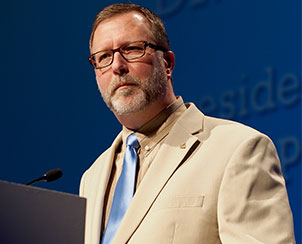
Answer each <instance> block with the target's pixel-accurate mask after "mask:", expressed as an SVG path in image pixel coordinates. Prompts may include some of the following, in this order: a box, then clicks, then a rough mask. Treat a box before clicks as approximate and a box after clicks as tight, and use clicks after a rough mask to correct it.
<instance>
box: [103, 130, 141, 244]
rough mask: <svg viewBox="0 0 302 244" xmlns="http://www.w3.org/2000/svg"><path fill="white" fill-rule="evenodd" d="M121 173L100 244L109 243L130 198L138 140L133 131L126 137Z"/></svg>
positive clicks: (132, 192)
mask: <svg viewBox="0 0 302 244" xmlns="http://www.w3.org/2000/svg"><path fill="white" fill-rule="evenodd" d="M126 147H127V148H126V152H125V156H124V162H123V169H122V173H121V175H120V177H119V179H118V181H117V184H116V187H115V191H114V196H113V201H112V206H111V211H110V215H109V219H108V222H107V227H106V229H105V233H104V235H103V238H102V244H110V243H112V240H113V238H114V236H115V233H116V232H117V230H118V228H119V226H120V223H121V221H122V219H123V217H124V215H125V213H126V210H127V208H128V206H129V204H130V202H131V200H132V197H133V194H134V188H135V176H136V164H137V149H138V148H139V142H138V140H137V137H136V135H135V133H132V134H131V135H129V136H128V137H127V141H126Z"/></svg>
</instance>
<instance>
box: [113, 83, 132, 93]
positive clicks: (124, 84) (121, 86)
mask: <svg viewBox="0 0 302 244" xmlns="http://www.w3.org/2000/svg"><path fill="white" fill-rule="evenodd" d="M133 86H137V84H136V83H131V82H120V83H118V84H117V86H116V87H115V88H114V91H117V90H119V89H125V88H129V87H133Z"/></svg>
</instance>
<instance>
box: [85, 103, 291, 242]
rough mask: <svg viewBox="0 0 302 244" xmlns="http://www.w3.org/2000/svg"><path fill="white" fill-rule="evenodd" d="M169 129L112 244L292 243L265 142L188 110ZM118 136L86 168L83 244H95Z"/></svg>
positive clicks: (281, 189) (280, 182)
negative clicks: (84, 232)
mask: <svg viewBox="0 0 302 244" xmlns="http://www.w3.org/2000/svg"><path fill="white" fill-rule="evenodd" d="M186 106H187V107H188V109H187V110H186V111H185V112H184V114H183V115H182V116H181V117H180V118H179V119H178V121H177V122H176V124H175V125H174V126H173V128H172V129H171V131H170V133H169V135H168V136H167V138H166V140H165V142H164V144H163V145H162V147H161V148H160V150H159V152H158V154H157V156H156V157H155V159H154V161H153V162H152V165H151V167H150V168H149V169H148V172H147V174H146V175H145V176H144V178H143V180H142V182H141V183H140V185H139V187H138V189H137V191H136V193H135V195H134V197H133V200H132V202H131V204H130V206H129V208H128V210H127V212H126V214H125V216H124V219H123V221H122V223H121V225H120V228H119V230H118V232H117V234H116V236H115V238H114V241H113V243H114V244H124V243H129V244H160V243H162V244H170V243H171V244H172V243H173V244H219V243H224V244H252V243H253V244H260V243H266V244H281V243H282V244H289V243H295V240H294V234H293V224H292V213H291V210H290V207H289V203H288V198H287V193H286V188H285V182H284V179H283V177H282V174H281V169H280V163H279V159H278V156H277V153H276V150H275V147H274V145H273V143H272V142H271V140H270V139H269V138H268V137H267V136H265V135H263V134H261V133H259V132H257V131H256V130H254V129H251V128H249V127H247V126H244V125H242V124H239V123H235V122H231V121H226V120H221V119H215V118H211V117H207V116H204V115H203V114H202V113H201V112H200V111H199V110H198V109H197V108H196V107H195V106H194V104H187V105H186ZM120 141H121V134H119V135H118V136H117V138H116V139H115V141H114V142H113V144H112V146H111V147H110V148H109V149H108V150H107V151H105V152H104V153H103V154H102V155H101V156H100V157H99V158H98V159H97V160H96V162H95V163H94V164H93V165H92V166H91V167H90V169H88V170H87V171H86V172H85V173H84V175H83V177H82V180H81V185H80V195H81V196H83V197H86V198H87V213H86V237H85V240H86V242H85V243H86V244H98V243H99V240H100V229H101V220H102V212H103V199H104V194H105V191H106V187H107V182H108V180H109V176H110V172H111V168H112V164H113V158H114V153H115V148H116V147H117V145H118V144H119V143H120Z"/></svg>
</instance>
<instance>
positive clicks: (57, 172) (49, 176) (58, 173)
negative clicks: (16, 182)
mask: <svg viewBox="0 0 302 244" xmlns="http://www.w3.org/2000/svg"><path fill="white" fill-rule="evenodd" d="M62 175H63V173H62V170H61V169H59V168H57V169H52V170H50V171H47V172H46V173H45V174H44V175H43V176H42V177H39V178H37V179H34V180H32V181H30V182H28V183H27V184H26V185H31V184H33V183H36V182H39V181H42V180H43V181H46V182H50V181H54V180H57V179H59V178H61V177H62Z"/></svg>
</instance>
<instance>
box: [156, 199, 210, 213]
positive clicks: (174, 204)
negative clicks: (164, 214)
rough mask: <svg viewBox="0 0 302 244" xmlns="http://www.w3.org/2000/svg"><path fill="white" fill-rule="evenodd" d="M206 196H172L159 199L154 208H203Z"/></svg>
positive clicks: (157, 209)
mask: <svg viewBox="0 0 302 244" xmlns="http://www.w3.org/2000/svg"><path fill="white" fill-rule="evenodd" d="M204 198H205V197H204V196H172V197H167V198H162V199H158V200H157V201H156V202H155V203H154V205H153V208H152V210H153V211H159V210H164V209H173V208H178V209H181V208H201V207H202V206H203V204H204Z"/></svg>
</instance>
